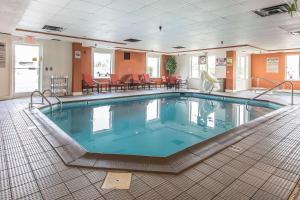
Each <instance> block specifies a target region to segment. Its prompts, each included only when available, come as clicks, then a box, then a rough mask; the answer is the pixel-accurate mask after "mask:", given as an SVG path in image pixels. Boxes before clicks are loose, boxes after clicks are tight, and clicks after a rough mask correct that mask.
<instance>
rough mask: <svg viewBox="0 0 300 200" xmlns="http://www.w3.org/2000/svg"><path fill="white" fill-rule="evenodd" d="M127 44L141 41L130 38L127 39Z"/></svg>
mask: <svg viewBox="0 0 300 200" xmlns="http://www.w3.org/2000/svg"><path fill="white" fill-rule="evenodd" d="M124 41H125V42H140V41H141V40H138V39H134V38H129V39H126V40H124Z"/></svg>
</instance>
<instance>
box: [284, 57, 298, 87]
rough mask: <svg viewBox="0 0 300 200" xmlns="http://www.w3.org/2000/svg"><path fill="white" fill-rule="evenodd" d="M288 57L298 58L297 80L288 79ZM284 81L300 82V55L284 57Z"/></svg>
mask: <svg viewBox="0 0 300 200" xmlns="http://www.w3.org/2000/svg"><path fill="white" fill-rule="evenodd" d="M288 56H298V57H299V63H298V68H299V78H298V79H290V78H288V66H287V65H288V63H287V60H288ZM284 78H285V80H287V81H300V54H290V55H286V57H285V77H284Z"/></svg>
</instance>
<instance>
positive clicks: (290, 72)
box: [286, 55, 300, 80]
mask: <svg viewBox="0 0 300 200" xmlns="http://www.w3.org/2000/svg"><path fill="white" fill-rule="evenodd" d="M299 69H300V58H299V55H290V56H287V57H286V80H300V70H299Z"/></svg>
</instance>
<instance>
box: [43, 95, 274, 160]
mask: <svg viewBox="0 0 300 200" xmlns="http://www.w3.org/2000/svg"><path fill="white" fill-rule="evenodd" d="M271 111H272V109H270V108H266V107H255V106H253V107H252V109H251V110H250V112H249V111H247V110H246V106H245V105H243V104H238V103H230V102H224V101H215V100H208V99H200V98H194V97H181V96H176V97H174V96H170V97H163V98H153V97H152V98H150V99H142V100H135V101H122V102H115V103H111V104H105V105H94V106H91V105H85V106H80V107H78V106H74V107H70V108H65V109H64V110H63V111H62V112H59V111H57V112H55V113H54V114H52V115H51V114H50V113H48V114H46V115H47V116H48V117H49V118H50V119H51V120H52V121H54V122H55V123H56V124H57V125H58V126H59V127H60V128H61V129H62V130H64V131H65V132H66V133H67V134H69V135H70V136H71V137H72V138H73V139H75V140H76V141H77V142H78V143H79V144H81V145H82V146H83V147H84V148H85V149H86V150H87V151H89V152H94V153H106V154H126V155H142V156H155V157H165V156H169V155H171V154H174V153H176V152H178V151H181V150H183V149H185V148H187V147H189V146H191V145H193V144H196V143H199V142H201V141H204V140H207V139H209V138H211V137H214V136H216V135H218V134H222V133H224V132H225V131H227V130H230V129H232V128H234V127H237V126H239V125H241V124H244V123H246V122H248V121H250V120H253V119H255V118H257V117H260V116H262V115H264V114H266V113H269V112H271Z"/></svg>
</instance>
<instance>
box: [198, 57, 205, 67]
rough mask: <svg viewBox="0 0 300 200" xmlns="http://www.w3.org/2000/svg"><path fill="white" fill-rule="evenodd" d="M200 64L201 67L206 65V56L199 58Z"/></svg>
mask: <svg viewBox="0 0 300 200" xmlns="http://www.w3.org/2000/svg"><path fill="white" fill-rule="evenodd" d="M199 64H200V65H205V64H206V56H199Z"/></svg>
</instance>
